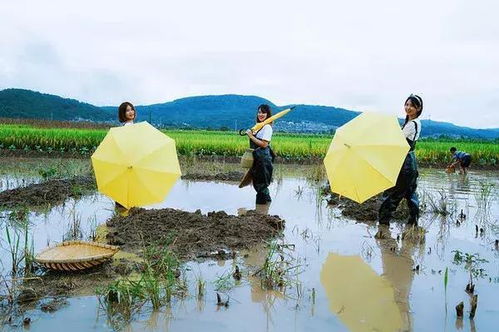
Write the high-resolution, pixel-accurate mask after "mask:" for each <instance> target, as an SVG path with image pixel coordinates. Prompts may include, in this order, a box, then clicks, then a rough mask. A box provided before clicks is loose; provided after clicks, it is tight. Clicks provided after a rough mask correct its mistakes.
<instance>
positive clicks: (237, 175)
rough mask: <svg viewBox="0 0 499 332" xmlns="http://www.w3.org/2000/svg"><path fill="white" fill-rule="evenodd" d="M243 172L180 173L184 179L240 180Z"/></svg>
mask: <svg viewBox="0 0 499 332" xmlns="http://www.w3.org/2000/svg"><path fill="white" fill-rule="evenodd" d="M243 176H244V173H243V172H238V171H231V172H227V173H217V174H206V173H188V174H186V175H182V179H184V180H205V181H241V179H242V178H243Z"/></svg>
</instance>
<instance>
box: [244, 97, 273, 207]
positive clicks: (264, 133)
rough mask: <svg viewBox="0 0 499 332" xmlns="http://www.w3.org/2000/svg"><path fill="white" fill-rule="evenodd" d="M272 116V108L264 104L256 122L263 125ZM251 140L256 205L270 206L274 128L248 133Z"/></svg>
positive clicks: (260, 108)
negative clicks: (271, 144) (271, 146)
mask: <svg viewBox="0 0 499 332" xmlns="http://www.w3.org/2000/svg"><path fill="white" fill-rule="evenodd" d="M271 116H272V111H271V110H270V106H269V105H267V104H262V105H260V106H258V112H257V114H256V122H257V123H261V122H264V121H265V120H266V119H268V118H270V117H271ZM246 135H248V137H249V140H250V148H252V149H254V151H253V166H252V167H251V169H250V172H251V173H252V174H251V175H252V178H253V188H255V191H256V204H257V207H258V205H267V206H268V205H269V204H270V202H271V201H272V199H271V198H270V193H269V188H268V187H269V185H270V182H271V181H272V172H273V169H274V167H273V165H272V163H273V161H274V152H273V151H272V149H271V148H270V140H271V139H272V126H271V125H270V124H266V125H264V126H263V127H262V128H261V129H259V130H258V131H257V132H256V133H253V131H252V130H251V129H248V130H247V131H246Z"/></svg>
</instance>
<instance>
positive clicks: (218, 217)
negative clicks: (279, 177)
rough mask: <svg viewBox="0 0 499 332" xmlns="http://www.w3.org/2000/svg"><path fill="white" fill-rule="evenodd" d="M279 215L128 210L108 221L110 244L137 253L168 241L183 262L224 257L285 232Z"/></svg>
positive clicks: (108, 239)
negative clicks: (185, 260) (210, 257)
mask: <svg viewBox="0 0 499 332" xmlns="http://www.w3.org/2000/svg"><path fill="white" fill-rule="evenodd" d="M284 223H285V222H284V220H282V219H281V218H279V217H278V216H268V215H261V214H258V213H256V212H254V211H249V212H248V213H246V214H244V215H242V216H234V215H228V214H227V213H225V212H223V211H219V212H209V213H208V214H206V215H203V214H202V213H201V211H199V210H198V211H196V212H186V211H181V210H175V209H159V210H145V209H141V208H135V209H131V210H130V212H129V214H128V216H115V217H114V218H112V219H110V220H108V222H107V226H108V227H109V233H108V234H107V241H108V243H109V244H113V245H119V246H121V247H122V248H123V249H125V250H127V251H132V252H140V251H141V250H142V248H144V244H147V243H161V242H162V241H165V240H166V239H171V244H170V247H171V249H172V250H173V251H174V252H175V253H176V254H177V255H178V256H179V257H180V258H183V259H189V258H191V259H192V258H196V257H208V256H210V255H212V254H213V255H215V256H216V255H223V254H224V253H227V252H233V251H235V250H240V249H247V248H250V247H252V246H254V245H256V244H258V243H261V242H262V241H266V240H269V239H271V238H272V237H275V236H278V235H279V234H280V232H281V231H282V230H283V229H284Z"/></svg>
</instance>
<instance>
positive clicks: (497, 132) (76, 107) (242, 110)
mask: <svg viewBox="0 0 499 332" xmlns="http://www.w3.org/2000/svg"><path fill="white" fill-rule="evenodd" d="M264 103H265V104H269V105H270V106H271V107H272V109H273V111H274V113H276V112H278V111H279V110H282V109H285V108H287V107H289V106H291V105H284V106H276V105H275V104H273V103H272V102H271V101H269V100H267V99H264V98H261V97H258V96H241V95H219V96H198V97H188V98H182V99H177V100H174V101H171V102H166V103H162V104H153V105H143V106H140V105H139V106H137V113H138V118H137V120H139V121H142V120H147V121H150V122H152V123H153V124H155V125H157V126H169V127H182V128H211V129H225V130H234V129H241V128H248V127H250V126H252V125H253V124H254V123H255V115H256V109H257V107H258V105H260V104H264ZM295 106H296V109H295V110H294V111H293V112H291V113H289V114H288V115H286V117H284V118H282V119H281V120H279V121H277V122H276V124H275V126H276V129H278V130H281V131H288V132H309V133H318V132H321V133H324V132H330V131H332V130H334V129H336V128H337V127H339V126H341V125H343V124H344V123H345V122H347V121H349V120H351V119H353V118H354V117H355V116H357V115H358V114H359V112H354V111H349V110H346V109H342V108H337V107H332V106H317V105H301V104H299V105H295ZM0 117H9V118H16V117H20V118H38V119H53V120H72V121H81V120H88V121H99V122H113V123H116V122H117V121H116V119H117V106H104V107H96V106H93V105H90V104H87V103H82V102H79V101H77V100H73V99H64V98H61V97H58V96H54V95H48V94H42V93H39V92H34V91H30V90H21V89H7V90H3V91H0ZM422 124H423V132H422V136H424V137H428V136H440V135H446V136H450V137H461V136H464V137H470V138H479V139H498V138H499V128H496V129H473V128H467V127H460V126H456V125H454V124H451V123H447V122H438V121H430V120H423V121H422Z"/></svg>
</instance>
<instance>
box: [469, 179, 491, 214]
mask: <svg viewBox="0 0 499 332" xmlns="http://www.w3.org/2000/svg"><path fill="white" fill-rule="evenodd" d="M474 196H475V201H476V204H477V206H478V208H481V209H487V208H489V207H490V205H491V204H492V202H493V201H494V199H495V196H496V192H495V184H494V183H487V182H480V184H479V188H478V190H477V191H475V192H474Z"/></svg>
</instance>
